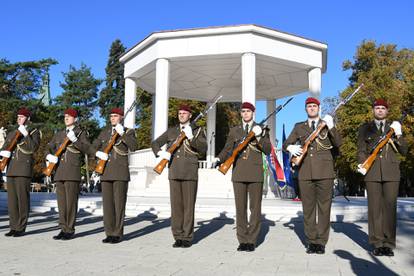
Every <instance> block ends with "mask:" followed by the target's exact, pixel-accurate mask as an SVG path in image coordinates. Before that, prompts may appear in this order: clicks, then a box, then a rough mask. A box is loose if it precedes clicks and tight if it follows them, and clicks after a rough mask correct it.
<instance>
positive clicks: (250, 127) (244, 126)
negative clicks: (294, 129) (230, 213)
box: [214, 102, 272, 252]
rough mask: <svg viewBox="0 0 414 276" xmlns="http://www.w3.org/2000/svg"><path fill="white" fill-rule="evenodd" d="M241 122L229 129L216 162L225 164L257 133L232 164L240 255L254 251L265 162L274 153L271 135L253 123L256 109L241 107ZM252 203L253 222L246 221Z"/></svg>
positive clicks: (258, 224) (250, 106)
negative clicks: (234, 150)
mask: <svg viewBox="0 0 414 276" xmlns="http://www.w3.org/2000/svg"><path fill="white" fill-rule="evenodd" d="M240 112H241V117H242V122H241V124H239V125H238V126H235V127H233V128H231V129H230V132H229V135H228V137H227V140H226V144H225V146H224V148H223V150H222V151H221V152H220V153H219V155H218V156H217V158H215V160H214V162H215V163H220V162H224V161H225V160H226V159H227V158H228V157H229V156H230V155H231V154H232V152H233V149H234V148H235V147H237V145H238V144H239V143H240V142H241V141H242V140H243V138H244V137H246V136H247V134H248V133H249V132H250V131H253V132H254V133H255V139H253V140H252V141H251V142H250V143H249V144H248V146H247V147H246V148H245V149H244V150H243V152H242V153H241V154H240V155H239V156H238V157H237V159H236V160H235V162H234V164H233V175H232V181H233V189H234V198H235V203H236V224H237V239H238V241H239V246H238V248H237V250H238V251H249V252H251V251H254V250H255V248H256V242H257V237H258V235H259V232H260V227H261V217H262V211H261V210H262V209H261V208H262V194H263V158H262V153H264V154H266V155H268V154H270V151H271V147H272V145H271V143H270V138H269V132H268V130H267V129H266V128H265V129H264V130H263V129H262V127H261V126H259V125H257V124H256V123H255V122H254V120H253V114H254V112H255V107H254V105H253V104H251V103H249V102H244V103H243V104H242V106H241V110H240ZM248 199H249V204H250V206H249V209H250V219H249V220H248V218H247V202H248Z"/></svg>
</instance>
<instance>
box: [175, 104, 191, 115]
mask: <svg viewBox="0 0 414 276" xmlns="http://www.w3.org/2000/svg"><path fill="white" fill-rule="evenodd" d="M180 110H184V111H187V112H190V113H191V107H189V106H188V105H186V104H182V105H180V107H179V108H178V111H180Z"/></svg>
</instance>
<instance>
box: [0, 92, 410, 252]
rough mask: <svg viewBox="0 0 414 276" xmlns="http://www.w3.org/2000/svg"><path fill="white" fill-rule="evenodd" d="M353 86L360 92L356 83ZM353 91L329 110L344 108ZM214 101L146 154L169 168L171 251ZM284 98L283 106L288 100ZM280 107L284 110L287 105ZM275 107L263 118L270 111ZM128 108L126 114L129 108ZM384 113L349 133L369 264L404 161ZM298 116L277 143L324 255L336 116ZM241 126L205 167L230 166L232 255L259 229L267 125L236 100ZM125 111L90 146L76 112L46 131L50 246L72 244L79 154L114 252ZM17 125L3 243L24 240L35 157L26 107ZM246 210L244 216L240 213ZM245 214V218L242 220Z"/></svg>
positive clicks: (392, 218)
mask: <svg viewBox="0 0 414 276" xmlns="http://www.w3.org/2000/svg"><path fill="white" fill-rule="evenodd" d="M361 86H362V85H361ZM361 86H360V87H358V89H357V90H355V91H354V93H352V94H351V95H350V96H349V97H348V98H346V99H345V100H343V101H342V102H341V103H340V104H339V105H338V107H340V106H341V105H344V104H346V102H348V101H349V100H351V98H352V96H353V95H354V94H355V93H356V92H357V91H358V90H359V89H360V88H361ZM219 99H220V97H218V98H216V99H215V100H213V101H212V102H211V104H209V105H208V107H207V108H206V110H204V111H203V112H202V113H201V114H200V115H198V116H197V117H196V118H194V119H193V112H192V109H191V107H190V106H188V105H185V104H182V105H181V106H179V108H178V110H177V111H176V112H177V118H178V122H179V123H178V124H177V125H173V126H170V127H169V128H168V129H167V131H165V132H164V133H162V134H161V135H160V136H159V137H157V138H156V139H155V140H154V141H152V144H151V147H152V150H153V152H154V158H156V159H157V162H156V163H157V166H156V167H155V168H154V171H156V172H157V173H159V174H161V173H162V171H163V169H164V168H165V167H166V166H168V179H169V184H170V185H169V187H170V202H171V232H172V236H173V239H174V242H173V244H172V246H173V247H174V248H189V247H191V245H192V240H193V237H194V209H195V203H196V199H197V186H198V161H199V160H200V158H202V157H203V156H205V154H206V151H207V142H206V140H207V139H206V131H205V129H204V128H203V127H200V126H198V125H197V124H196V123H197V121H198V120H199V119H200V118H201V117H203V116H205V115H206V114H207V112H208V111H209V110H210V109H211V108H212V107H213V106H214V105H215V104H216V103H217V102H218V100H219ZM290 100H291V99H289V101H290ZM289 101H288V102H289ZM288 102H286V103H285V104H284V105H282V106H279V107H278V108H277V109H276V110H275V111H274V112H273V113H272V114H271V115H270V116H269V117H271V116H273V115H274V114H276V113H277V112H279V111H280V110H281V109H282V108H283V107H284V106H285V105H286V104H287V103H288ZM135 105H136V102H134V103H133V105H132V106H130V107H129V110H128V111H127V112H129V111H130V110H132V109H133V108H135ZM390 108H392V107H390V106H389V105H388V103H387V102H386V101H385V100H383V99H377V100H375V101H374V103H373V105H372V115H373V120H372V121H369V122H366V123H364V124H363V125H362V126H360V128H359V129H358V133H357V136H358V144H357V145H356V146H357V149H358V162H359V165H358V172H360V173H361V174H362V175H364V181H365V184H366V189H367V193H368V221H369V228H368V232H369V233H368V234H369V243H370V244H371V245H372V248H373V249H372V254H373V255H375V256H383V255H384V256H393V255H394V252H393V249H394V248H395V246H396V237H395V236H396V220H397V217H396V210H397V206H396V204H397V195H398V188H399V181H400V168H399V162H400V161H399V157H398V155H405V154H406V153H407V150H408V149H407V142H406V140H405V139H404V135H403V133H402V128H401V123H400V122H398V121H390V120H388V111H389V109H390ZM304 109H305V111H306V116H307V117H306V118H304V121H301V122H298V123H296V124H295V126H294V127H293V130H292V132H291V133H290V135H289V136H288V138H287V139H286V141H285V142H284V143H283V147H282V148H283V151H285V152H288V153H289V154H290V156H291V164H292V166H293V169H294V170H295V171H296V173H297V175H298V182H299V188H300V191H301V192H300V194H301V202H302V207H303V221H304V232H305V236H306V242H307V246H306V252H307V253H308V254H324V253H325V246H326V244H327V243H328V240H329V231H330V211H331V205H332V194H333V185H334V178H335V173H334V161H335V158H337V156H338V155H339V154H340V152H339V148H340V146H341V140H342V139H341V135H340V134H339V132H338V130H337V129H336V126H335V119H334V118H335V111H336V109H337V108H336V109H335V111H334V112H333V113H331V114H329V115H325V116H324V117H323V118H321V117H320V114H321V112H320V102H319V100H318V99H316V98H312V97H309V98H307V99H306V101H305V103H304ZM239 111H240V123H239V124H238V125H236V126H234V127H233V128H231V129H230V131H229V133H228V135H227V138H226V143H225V145H224V148H223V149H222V151H221V152H220V153H219V154H218V155H217V157H216V158H214V160H213V161H214V162H213V167H214V168H217V169H218V170H219V171H220V172H221V173H223V174H226V173H227V171H228V170H229V169H230V167H232V176H231V180H232V182H233V189H234V198H235V207H236V236H237V240H238V243H239V245H238V247H237V251H247V252H252V251H254V250H255V248H256V243H257V239H258V235H259V232H260V227H261V218H262V212H261V206H262V194H263V177H264V176H263V175H264V173H263V162H264V161H263V160H264V159H263V158H262V156H263V155H268V154H270V152H271V148H272V145H271V142H270V138H269V131H270V130H269V128H268V127H267V125H266V120H267V119H268V118H269V117H268V118H266V119H265V120H263V121H262V122H259V123H256V122H255V121H254V117H255V111H256V107H255V106H254V104H253V103H249V102H244V103H242V104H241V107H240V110H239ZM125 115H126V114H124V109H121V108H113V109H112V110H110V112H109V114H107V116H109V121H108V122H109V123H108V125H107V126H106V127H104V128H103V129H102V131H101V132H100V133H99V135H98V137H97V138H96V139H95V141H93V142H91V141H89V138H88V131H87V129H82V128H81V127H80V125H79V122H78V119H79V118H78V111H77V110H76V109H74V108H69V109H67V110H65V111H64V124H65V128H63V129H61V130H59V131H57V132H55V134H54V136H53V137H52V138H51V139H50V141H48V144H47V147H46V150H45V152H44V161H45V169H44V171H43V173H44V175H45V176H51V177H52V178H53V181H54V183H56V195H57V204H58V209H59V228H60V232H59V233H57V234H56V235H55V236H53V239H55V240H71V239H73V238H75V226H76V215H77V209H78V198H79V192H80V183H81V164H82V161H81V160H82V158H83V157H84V155H85V154H86V155H88V156H89V158H96V167H95V172H96V173H98V174H99V175H100V181H101V185H102V201H103V225H104V229H105V234H106V237H105V239H103V240H102V242H103V243H109V244H116V243H119V242H121V241H122V239H123V228H124V218H125V206H126V200H127V191H128V182H129V181H130V172H129V167H128V154H129V153H130V152H133V151H136V150H137V138H136V133H135V130H134V129H130V128H125V127H124V126H123V119H124V117H125ZM16 116H17V118H16V124H17V125H16V127H15V128H14V129H13V130H9V131H8V135H7V137H6V139H5V141H4V144H3V146H2V148H1V151H0V156H1V161H0V169H1V170H2V171H4V172H5V175H6V177H7V193H8V214H9V221H10V231H9V232H8V233H6V234H5V235H6V236H7V237H20V236H23V235H25V231H26V226H27V222H28V218H29V210H30V193H29V190H30V184H31V178H32V174H33V166H34V158H33V155H34V153H35V152H36V151H37V150H38V149H39V144H40V141H41V139H42V133H41V132H40V131H39V130H38V129H37V128H35V127H34V126H33V124H32V123H31V120H30V117H31V111H30V110H28V109H27V108H25V107H22V108H20V109H19V110H18V112H17V114H16ZM248 211H249V212H248ZM248 213H250V216H248Z"/></svg>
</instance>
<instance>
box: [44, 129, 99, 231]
mask: <svg viewBox="0 0 414 276" xmlns="http://www.w3.org/2000/svg"><path fill="white" fill-rule="evenodd" d="M68 131H69V129H68V128H67V129H64V130H61V131H59V132H57V133H56V134H55V135H54V136H53V138H52V140H51V141H50V142H49V144H48V146H47V152H46V153H47V154H55V152H56V151H57V150H58V148H59V147H60V146H61V145H62V143H63V141H64V140H65V139H67V133H68ZM73 131H74V133H75V135H76V136H77V137H78V139H77V141H76V142H74V143H72V142H70V143H69V145H68V146H67V147H66V149H65V150H64V151H63V153H62V154H61V155H60V157H59V161H58V163H57V165H56V171H55V173H54V175H53V180H54V181H55V182H56V194H57V202H58V209H59V227H60V228H61V230H62V232H63V233H66V234H73V233H74V232H75V221H76V213H77V211H78V198H79V188H80V181H81V159H82V157H83V154H85V153H87V154H93V153H92V152H90V151H91V145H90V143H89V141H88V138H87V133H86V131H84V130H81V129H80V127H79V126H76V127H74V128H73Z"/></svg>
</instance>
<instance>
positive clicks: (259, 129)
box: [252, 125, 263, 136]
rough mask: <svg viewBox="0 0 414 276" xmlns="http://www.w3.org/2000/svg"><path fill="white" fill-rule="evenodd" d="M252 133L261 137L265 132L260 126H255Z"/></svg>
mask: <svg viewBox="0 0 414 276" xmlns="http://www.w3.org/2000/svg"><path fill="white" fill-rule="evenodd" d="M252 131H253V132H254V135H255V136H259V135H260V134H262V132H263V130H262V128H261V127H260V126H258V125H255V126H254V127H253V128H252Z"/></svg>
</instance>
